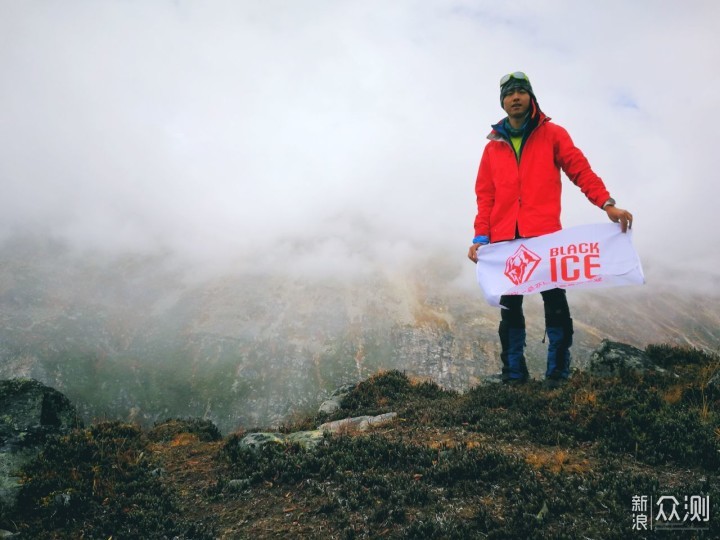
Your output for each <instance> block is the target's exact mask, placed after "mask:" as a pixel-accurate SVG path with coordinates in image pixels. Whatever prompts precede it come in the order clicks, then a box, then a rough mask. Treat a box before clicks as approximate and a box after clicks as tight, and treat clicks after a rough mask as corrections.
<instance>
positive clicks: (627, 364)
mask: <svg viewBox="0 0 720 540" xmlns="http://www.w3.org/2000/svg"><path fill="white" fill-rule="evenodd" d="M588 371H589V372H590V373H592V374H593V375H596V376H598V377H617V376H619V375H622V374H623V373H625V372H628V371H632V372H635V373H638V374H641V373H647V372H650V371H655V372H659V373H665V372H666V371H667V370H665V369H663V368H661V367H660V366H658V365H656V364H654V363H653V362H652V361H651V360H650V359H649V358H648V355H647V354H646V353H645V352H644V351H642V350H640V349H638V348H636V347H633V346H632V345H627V344H625V343H618V342H615V341H610V340H608V339H603V340H602V343H600V346H599V347H598V348H597V349H596V350H595V351H594V352H593V353H592V356H591V357H590V365H589V367H588Z"/></svg>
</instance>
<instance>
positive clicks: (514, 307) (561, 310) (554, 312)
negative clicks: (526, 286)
mask: <svg viewBox="0 0 720 540" xmlns="http://www.w3.org/2000/svg"><path fill="white" fill-rule="evenodd" d="M540 294H542V297H543V304H544V307H545V328H546V329H547V335H548V338H549V341H550V342H549V347H548V358H547V370H546V372H545V376H546V378H549V379H567V378H568V376H569V374H570V346H571V345H572V335H573V333H574V332H573V324H572V319H571V318H570V307H569V306H568V302H567V297H566V295H565V290H564V289H550V290H549V291H543V292H542V293H540ZM500 303H501V304H502V305H503V306H505V307H506V308H507V309H502V310H501V317H502V321H501V322H500V342H501V344H502V348H503V352H502V353H501V358H502V359H503V365H505V364H506V363H507V361H506V359H509V366H510V370H511V371H514V369H513V368H514V365H515V364H522V366H524V364H525V358H524V355H523V354H522V350H523V348H524V345H525V343H524V341H525V315H524V314H523V308H522V304H523V296H521V295H507V296H502V297H501V298H500ZM515 335H517V336H520V335H522V343H520V337H517V338H514V337H513V336H515ZM517 350H519V354H517V353H515V352H514V351H517ZM526 369H527V368H525V370H526Z"/></svg>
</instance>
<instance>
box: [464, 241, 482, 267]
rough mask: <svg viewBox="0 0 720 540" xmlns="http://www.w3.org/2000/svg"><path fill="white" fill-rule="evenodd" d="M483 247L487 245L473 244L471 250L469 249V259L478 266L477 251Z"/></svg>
mask: <svg viewBox="0 0 720 540" xmlns="http://www.w3.org/2000/svg"><path fill="white" fill-rule="evenodd" d="M483 245H485V244H473V245H472V246H470V249H468V259H470V260H471V261H472V262H474V263H476V264H477V259H478V257H477V251H478V248H479V247H480V246H483Z"/></svg>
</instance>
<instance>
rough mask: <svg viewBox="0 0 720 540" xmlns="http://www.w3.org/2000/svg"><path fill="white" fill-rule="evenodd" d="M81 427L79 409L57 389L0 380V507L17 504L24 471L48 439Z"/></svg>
mask: <svg viewBox="0 0 720 540" xmlns="http://www.w3.org/2000/svg"><path fill="white" fill-rule="evenodd" d="M81 425H82V423H81V421H80V420H79V419H78V416H77V411H76V409H75V407H74V406H73V405H72V404H71V403H70V401H69V400H68V399H67V398H66V397H65V396H64V395H63V394H61V393H60V392H58V391H57V390H54V389H53V388H50V387H48V386H45V385H44V384H42V383H40V382H38V381H35V380H32V379H9V380H3V381H0V506H2V505H5V506H6V508H8V509H11V508H12V507H13V506H14V505H15V502H16V499H17V495H18V492H19V490H20V478H19V476H18V475H19V474H20V469H21V468H22V467H23V466H24V465H25V464H26V463H27V462H29V461H30V460H31V459H33V458H34V457H35V456H37V455H38V454H39V453H40V451H41V450H42V446H43V444H44V443H45V441H46V440H47V438H48V437H49V436H52V435H57V434H61V433H64V432H67V431H69V430H70V429H72V428H75V427H81Z"/></svg>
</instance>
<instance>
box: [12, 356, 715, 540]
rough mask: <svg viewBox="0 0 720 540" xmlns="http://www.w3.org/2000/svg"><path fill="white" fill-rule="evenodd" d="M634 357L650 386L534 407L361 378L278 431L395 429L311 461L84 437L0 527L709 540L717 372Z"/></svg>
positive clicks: (87, 432) (117, 532)
mask: <svg viewBox="0 0 720 540" xmlns="http://www.w3.org/2000/svg"><path fill="white" fill-rule="evenodd" d="M646 352H647V354H648V355H649V357H650V358H651V359H652V360H653V361H654V362H655V363H656V364H658V365H659V366H662V367H664V368H667V369H668V371H667V372H666V373H647V374H645V375H642V376H641V375H636V374H633V373H630V372H627V373H624V374H623V375H622V376H621V377H615V378H600V377H596V376H593V375H591V374H589V373H577V374H576V375H575V377H574V378H573V379H572V381H571V383H570V384H569V385H567V386H566V387H564V388H561V389H557V390H552V391H551V390H545V389H543V388H542V386H541V385H540V384H539V383H537V382H532V383H530V384H528V385H526V386H523V387H506V386H501V385H495V384H488V385H481V386H478V387H474V388H472V389H470V390H469V391H467V392H465V393H458V392H455V391H449V390H444V389H441V388H440V387H439V386H437V385H436V384H435V383H432V382H428V381H420V380H411V379H409V378H408V377H407V376H405V375H404V374H402V373H401V372H398V371H388V372H382V373H378V374H377V375H375V376H373V377H371V378H370V379H368V380H365V381H363V382H361V383H360V384H358V385H357V386H356V387H355V388H354V389H353V390H352V391H351V392H350V393H349V394H348V395H347V396H346V397H345V398H344V400H343V401H342V406H341V408H340V409H339V410H338V411H336V412H335V413H333V414H332V415H331V416H328V415H323V414H317V415H314V416H310V417H305V418H299V419H297V421H295V422H293V423H288V424H286V425H284V426H283V427H282V431H283V432H295V431H298V430H304V429H312V428H315V427H317V426H318V425H319V424H320V423H321V422H325V421H328V420H334V419H341V418H345V417H351V416H358V415H364V414H367V415H375V414H380V413H385V412H396V413H397V414H398V417H397V419H396V421H395V422H393V423H391V424H387V425H384V426H381V427H375V428H371V429H370V430H369V431H366V432H359V431H352V430H348V431H346V432H344V433H339V434H335V435H332V436H326V437H325V438H324V439H323V440H322V441H321V442H320V444H319V445H318V446H317V447H315V448H314V449H306V448H303V447H301V446H298V445H287V444H268V445H265V446H263V447H260V448H255V449H253V448H248V447H245V446H243V444H242V443H241V441H242V440H243V436H244V435H245V433H243V432H239V433H235V434H232V435H230V436H228V437H226V438H224V439H223V438H221V436H220V433H219V432H218V431H217V429H215V427H214V426H213V425H212V424H211V423H209V422H207V421H202V420H168V421H165V422H161V423H159V424H157V425H156V426H154V427H153V428H152V429H149V430H147V431H144V430H142V429H141V428H139V427H137V426H133V425H129V424H122V423H116V422H111V423H102V424H96V425H94V426H91V427H90V428H87V429H82V430H75V431H74V432H72V433H70V434H69V435H67V436H65V437H62V438H60V439H58V440H56V441H55V442H54V443H52V444H49V445H48V446H47V447H46V448H45V451H44V453H43V454H42V455H41V456H40V458H39V459H37V460H36V461H34V462H33V463H32V464H31V465H29V466H28V467H27V468H26V470H25V483H24V486H23V491H22V496H21V504H20V506H19V508H20V510H18V511H17V512H16V513H15V514H14V515H12V516H4V519H3V521H2V523H0V527H4V528H6V529H9V530H11V531H12V532H16V531H17V532H20V533H21V534H22V536H21V537H22V538H79V537H83V538H104V539H106V538H109V537H112V538H136V537H138V538H139V537H142V538H199V539H204V538H258V539H259V538H291V537H292V538H418V539H421V538H422V539H425V538H457V539H465V538H495V539H500V538H503V539H505V538H506V539H517V538H536V539H546V538H573V539H577V538H592V539H614V538H617V539H621V538H623V539H624V538H631V537H637V538H656V537H657V538H708V539H709V538H717V537H719V536H720V518H718V511H719V510H720V476H719V475H718V469H719V468H720V392H718V387H717V373H718V369H720V359H719V358H718V357H717V356H715V355H708V354H705V353H702V352H700V351H697V350H694V349H682V348H676V347H668V346H651V347H648V349H647V351H646ZM662 497H665V499H662ZM668 497H675V498H676V500H677V501H678V502H679V505H678V506H677V508H676V511H677V512H678V516H679V519H675V518H674V517H672V514H671V509H670V507H665V513H666V514H668V515H670V517H671V519H669V520H668V521H666V522H663V521H662V519H660V520H658V519H657V518H658V512H660V508H661V506H658V505H657V504H656V503H657V502H658V501H661V502H662V501H663V500H664V501H665V503H667V502H668V501H669V499H668ZM642 501H646V505H647V506H646V508H645V509H644V511H643V510H641V504H642ZM703 502H707V508H702V506H698V504H702V503H703ZM665 503H663V504H665ZM642 516H644V518H643V517H642ZM683 517H684V518H685V521H683V520H682V518H683ZM705 518H706V519H705ZM643 524H644V526H645V527H647V530H644V529H643ZM638 527H639V528H640V529H641V530H636V529H637V528H638ZM662 527H665V528H670V529H671V530H661V529H662ZM678 527H680V528H682V530H677V529H678Z"/></svg>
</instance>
